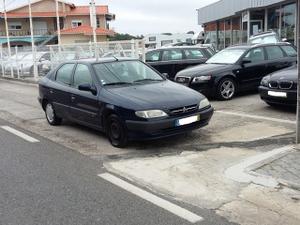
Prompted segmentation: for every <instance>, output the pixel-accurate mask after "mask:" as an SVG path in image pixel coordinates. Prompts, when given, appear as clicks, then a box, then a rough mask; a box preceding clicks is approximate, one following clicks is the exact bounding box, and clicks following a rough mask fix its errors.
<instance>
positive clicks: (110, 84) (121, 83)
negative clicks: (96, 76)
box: [103, 82, 132, 86]
mask: <svg viewBox="0 0 300 225" xmlns="http://www.w3.org/2000/svg"><path fill="white" fill-rule="evenodd" d="M123 84H130V85H132V83H129V82H115V83H109V84H104V85H103V86H113V85H123Z"/></svg>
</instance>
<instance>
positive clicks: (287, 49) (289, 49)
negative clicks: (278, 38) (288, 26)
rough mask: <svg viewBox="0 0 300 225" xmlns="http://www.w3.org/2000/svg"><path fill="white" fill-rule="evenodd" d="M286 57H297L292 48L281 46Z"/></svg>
mask: <svg viewBox="0 0 300 225" xmlns="http://www.w3.org/2000/svg"><path fill="white" fill-rule="evenodd" d="M281 48H282V49H283V50H284V51H285V53H286V54H287V55H288V56H291V57H294V56H297V51H296V50H295V49H294V48H293V47H292V46H288V45H287V46H281Z"/></svg>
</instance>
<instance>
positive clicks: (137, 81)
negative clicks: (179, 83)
mask: <svg viewBox="0 0 300 225" xmlns="http://www.w3.org/2000/svg"><path fill="white" fill-rule="evenodd" d="M143 81H163V80H162V79H150V78H146V79H140V80H135V81H133V83H139V82H143Z"/></svg>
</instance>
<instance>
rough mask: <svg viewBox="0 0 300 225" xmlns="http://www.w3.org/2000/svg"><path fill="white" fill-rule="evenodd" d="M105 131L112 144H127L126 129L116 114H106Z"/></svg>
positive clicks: (121, 145)
mask: <svg viewBox="0 0 300 225" xmlns="http://www.w3.org/2000/svg"><path fill="white" fill-rule="evenodd" d="M106 133H107V136H108V139H109V141H110V143H111V145H112V146H114V147H117V148H124V147H126V146H127V143H128V139H127V130H126V128H125V127H124V125H123V123H122V121H121V120H120V118H119V117H118V116H117V115H115V114H112V115H110V116H108V118H107V127H106Z"/></svg>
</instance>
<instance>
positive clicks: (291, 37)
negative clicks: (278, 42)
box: [281, 3, 297, 44]
mask: <svg viewBox="0 0 300 225" xmlns="http://www.w3.org/2000/svg"><path fill="white" fill-rule="evenodd" d="M296 8H297V7H296V3H293V4H289V5H285V6H283V7H282V18H281V19H282V22H281V38H286V39H287V41H288V42H290V43H293V44H295V33H296Z"/></svg>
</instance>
